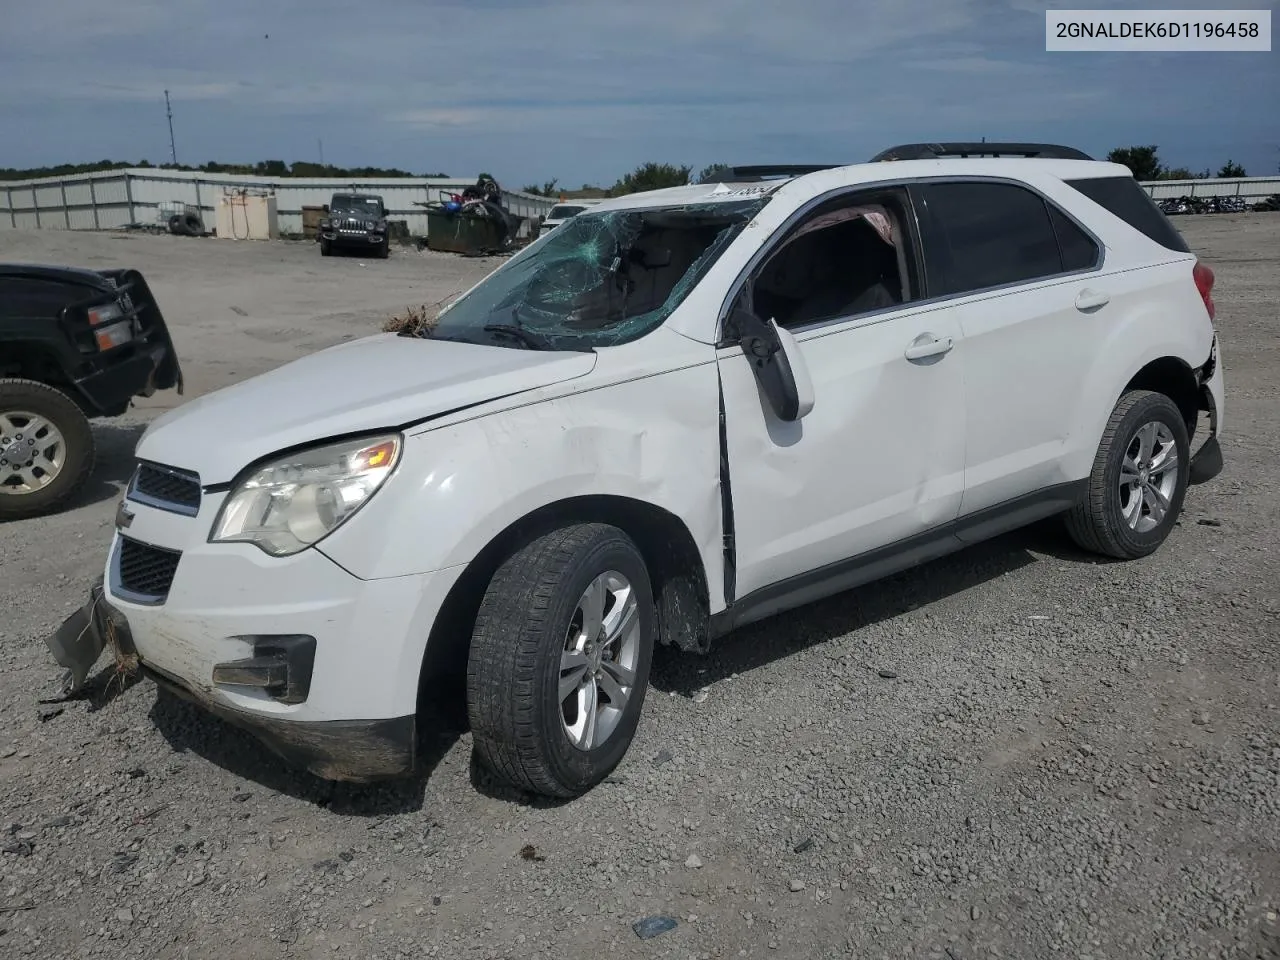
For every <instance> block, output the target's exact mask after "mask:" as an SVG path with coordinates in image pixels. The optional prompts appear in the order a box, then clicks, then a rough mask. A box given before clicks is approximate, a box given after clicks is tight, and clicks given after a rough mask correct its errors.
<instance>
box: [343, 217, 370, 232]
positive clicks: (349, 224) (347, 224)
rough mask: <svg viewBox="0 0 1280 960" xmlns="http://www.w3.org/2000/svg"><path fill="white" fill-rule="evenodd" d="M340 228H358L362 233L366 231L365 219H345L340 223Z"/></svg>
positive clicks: (350, 229) (352, 229)
mask: <svg viewBox="0 0 1280 960" xmlns="http://www.w3.org/2000/svg"><path fill="white" fill-rule="evenodd" d="M338 229H339V230H348V231H356V230H358V231H360V232H361V233H364V232H365V226H364V221H363V220H353V219H347V220H343V221H342V222H341V223H340V224H338Z"/></svg>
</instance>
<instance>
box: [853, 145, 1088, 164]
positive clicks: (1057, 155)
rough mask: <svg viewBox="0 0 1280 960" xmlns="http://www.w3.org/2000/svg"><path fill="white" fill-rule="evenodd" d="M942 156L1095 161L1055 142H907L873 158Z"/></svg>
mask: <svg viewBox="0 0 1280 960" xmlns="http://www.w3.org/2000/svg"><path fill="white" fill-rule="evenodd" d="M940 157H1037V158H1039V159H1042V160H1092V159H1093V157H1091V156H1089V155H1088V154H1087V153H1083V152H1081V151H1080V150H1077V149H1075V148H1074V147H1063V146H1059V145H1058V144H1055V143H989V142H982V143H904V144H900V145H899V146H896V147H890V148H889V149H888V150H881V151H880V152H879V153H877V154H876V155H875V156H874V157H872V158H871V162H872V163H878V162H880V161H881V160H936V159H938V158H940Z"/></svg>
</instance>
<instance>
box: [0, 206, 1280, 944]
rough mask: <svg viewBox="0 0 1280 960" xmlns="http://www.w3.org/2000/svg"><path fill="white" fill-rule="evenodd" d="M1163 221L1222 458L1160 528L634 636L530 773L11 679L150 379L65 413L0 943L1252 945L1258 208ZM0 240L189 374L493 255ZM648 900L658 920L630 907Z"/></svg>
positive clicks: (4, 629)
mask: <svg viewBox="0 0 1280 960" xmlns="http://www.w3.org/2000/svg"><path fill="white" fill-rule="evenodd" d="M1178 226H1179V227H1180V228H1181V229H1183V230H1184V232H1185V233H1186V235H1187V237H1188V239H1189V240H1190V241H1191V243H1192V245H1193V246H1194V247H1195V249H1196V250H1197V251H1198V252H1199V253H1200V254H1201V255H1202V256H1204V257H1205V259H1206V261H1207V262H1209V263H1210V264H1211V265H1212V266H1213V267H1214V268H1215V270H1216V271H1217V275H1218V286H1217V291H1216V293H1217V303H1218V317H1219V325H1220V329H1221V332H1222V342H1223V356H1224V363H1225V366H1226V371H1227V373H1226V376H1227V390H1228V394H1227V396H1228V406H1227V416H1228V421H1227V422H1228V431H1229V434H1228V437H1229V438H1228V440H1227V441H1226V443H1225V444H1224V446H1225V451H1226V456H1227V471H1226V473H1224V474H1223V475H1222V476H1221V477H1220V478H1219V479H1218V480H1217V481H1215V482H1214V483H1213V484H1211V485H1208V486H1202V487H1197V488H1193V489H1192V491H1191V492H1190V493H1189V495H1188V497H1187V502H1186V508H1185V512H1184V514H1183V517H1182V522H1181V525H1180V527H1179V528H1178V529H1177V530H1176V531H1175V532H1174V534H1173V535H1172V537H1171V538H1170V539H1169V541H1168V542H1167V543H1166V544H1165V546H1164V547H1163V548H1162V549H1161V550H1160V551H1159V552H1158V553H1157V555H1155V556H1154V557H1151V558H1149V559H1147V560H1143V561H1140V562H1136V563H1129V564H1109V563H1100V562H1097V561H1096V560H1095V559H1092V558H1090V557H1087V556H1084V555H1082V554H1080V553H1079V552H1078V551H1076V550H1074V549H1073V548H1071V547H1070V546H1069V545H1068V541H1067V540H1066V539H1065V538H1064V537H1063V536H1062V535H1061V534H1060V533H1059V532H1058V529H1057V527H1056V526H1055V525H1054V524H1052V523H1046V524H1042V525H1040V526H1038V527H1036V528H1033V529H1030V530H1028V531H1024V532H1022V533H1019V534H1016V535H1013V536H1009V537H1004V538H1002V539H1000V540H998V541H995V542H992V543H988V544H985V545H982V546H979V547H976V548H972V549H970V550H969V551H967V552H965V553H962V554H959V555H957V556H953V557H951V558H949V559H946V560H944V561H941V562H937V563H933V564H930V565H928V566H926V567H923V568H921V569H919V570H917V571H914V572H911V573H908V574H904V575H900V576H897V577H895V578H892V579H891V580H889V581H887V582H884V583H881V584H878V585H874V586H870V587H867V588H864V589H861V590H858V591H855V592H853V593H849V594H846V595H843V596H841V597H837V598H834V599H832V600H829V601H826V602H824V603H821V604H817V605H815V606H813V607H810V608H808V609H805V610H803V611H801V612H798V613H796V614H791V615H786V616H783V617H779V618H776V619H775V620H772V621H768V622H765V623H761V624H758V625H756V626H755V627H752V628H748V629H745V630H743V631H741V632H740V633H739V634H738V635H735V636H734V637H731V638H729V639H727V640H726V641H724V642H723V643H722V644H721V645H720V646H719V647H718V648H717V650H716V651H714V652H713V654H712V655H710V656H708V657H705V658H697V657H690V656H680V655H677V654H673V653H670V652H666V651H661V652H660V655H659V657H658V659H657V661H656V662H655V675H654V677H653V682H652V688H651V690H650V693H649V700H648V703H647V704H646V712H645V717H644V719H643V721H642V723H641V727H640V732H639V735H638V738H637V740H636V742H635V744H634V746H633V748H632V750H631V753H630V754H629V757H628V759H627V760H626V761H625V762H624V764H623V765H622V766H621V767H620V768H619V770H618V771H617V774H616V776H615V777H613V778H611V780H610V781H608V782H606V783H605V784H603V785H602V786H601V787H599V788H598V789H597V790H595V791H594V792H593V793H591V794H590V795H589V796H587V797H585V798H583V799H580V800H577V801H574V802H572V803H568V804H563V805H554V804H546V803H541V802H530V801H529V800H528V798H525V797H520V796H513V795H509V794H507V793H505V792H503V791H502V790H499V789H496V788H495V787H494V786H493V785H492V784H490V783H487V782H486V781H485V779H484V778H483V777H482V776H480V775H478V774H477V772H476V771H475V769H474V767H473V765H472V762H471V748H470V742H469V737H468V735H467V734H466V733H465V732H456V731H448V730H447V729H445V728H443V727H442V729H441V734H440V737H439V740H438V742H435V743H429V744H427V745H426V747H425V750H426V752H427V754H428V758H427V759H428V767H429V772H428V773H427V774H426V775H424V776H423V777H422V778H421V779H419V780H416V781H413V782H408V783H404V784H400V785H396V786H394V787H380V788H377V789H369V788H353V787H349V786H339V785H331V784H325V783H322V782H320V781H316V780H313V779H309V778H308V777H306V776H305V775H300V774H296V773H294V772H291V771H289V770H286V769H283V768H282V767H281V765H280V764H279V763H277V762H276V761H274V760H273V759H272V757H271V755H270V754H268V753H266V752H265V751H264V750H263V749H262V748H260V747H258V746H257V745H256V744H255V743H254V742H253V741H252V740H250V739H249V738H248V737H246V736H244V735H242V734H240V733H239V732H237V731H234V730H232V729H231V728H228V727H226V726H224V725H223V724H221V723H220V722H218V721H216V720H213V719H211V718H209V717H207V716H205V715H203V714H201V713H198V712H196V711H194V710H193V709H191V708H189V707H187V706H185V705H183V704H181V703H177V702H174V701H172V700H170V699H168V698H163V697H158V695H157V693H156V691H155V689H154V687H152V686H151V684H150V683H149V682H146V681H143V682H137V683H126V684H123V685H122V684H119V683H113V684H109V683H108V681H109V680H111V677H110V675H109V673H108V672H104V674H103V675H102V676H101V677H100V678H99V679H98V682H97V685H96V687H95V688H94V692H93V694H92V695H91V696H90V697H89V698H87V699H85V700H78V701H74V702H71V703H67V704H59V705H56V706H50V705H47V704H41V703H39V702H38V701H39V698H40V697H42V696H45V695H52V693H53V691H54V688H55V685H56V681H57V678H58V675H59V670H58V668H57V667H56V665H55V664H54V663H53V662H52V660H51V658H50V657H49V655H48V653H47V652H46V650H45V648H44V646H43V643H42V638H43V637H44V636H45V635H46V634H47V633H48V632H49V631H51V630H53V629H54V628H55V627H56V626H57V625H58V623H60V622H61V620H62V619H63V618H64V617H65V616H66V615H67V614H69V613H70V612H71V611H72V610H73V609H75V608H76V607H77V606H79V605H80V604H81V603H82V602H83V600H84V598H85V596H86V590H87V589H88V586H89V583H90V582H91V580H92V579H93V578H94V576H96V574H97V573H98V571H99V569H100V566H101V563H102V560H103V557H104V556H105V552H106V549H107V545H108V542H109V539H110V535H111V517H112V513H113V509H114V501H115V498H116V497H118V494H119V490H120V488H121V485H122V483H123V481H124V480H125V479H126V477H127V474H128V472H129V469H130V462H129V458H130V455H131V450H132V444H133V443H134V442H135V441H136V439H137V435H138V431H139V430H140V426H139V425H140V424H142V423H144V422H145V421H146V420H147V419H148V418H150V417H152V416H154V415H155V414H156V412H157V411H159V410H161V409H163V408H164V407H165V406H167V405H171V404H172V403H174V402H175V401H176V400H177V399H178V398H176V397H167V396H157V397H153V398H151V399H150V400H147V401H141V402H140V403H139V405H138V407H137V409H136V410H135V411H132V412H131V414H130V416H128V417H127V418H124V419H123V420H121V421H117V422H113V423H110V424H104V425H101V426H99V427H98V429H97V433H98V437H99V439H100V442H101V444H102V447H103V456H102V462H101V464H100V465H99V468H98V471H97V476H96V479H95V484H94V488H93V490H91V491H90V492H89V493H88V494H87V495H86V496H85V497H84V498H82V500H81V501H80V502H78V503H77V504H75V505H74V506H73V507H72V508H71V509H68V510H67V511H65V512H64V513H62V514H60V515H58V516H56V517H49V518H43V519H39V520H35V521H28V522H24V523H17V524H10V525H8V526H7V527H4V528H0V582H2V583H3V597H4V606H3V611H4V613H3V616H2V617H0V850H2V851H3V852H2V853H0V956H3V957H39V958H64V957H77V958H80V957H99V956H101V957H111V958H132V957H140V958H144V957H145V958H206V957H209V958H213V957H218V958H224V957H227V956H234V957H236V958H244V960H257V958H268V957H270V958H278V957H287V956H295V957H296V956H304V957H324V956H341V957H346V956H359V957H362V958H378V960H391V958H420V957H440V958H450V960H455V958H456V960H462V958H475V960H480V958H508V957H512V958H514V957H520V958H535V957H548V958H549V957H558V958H565V957H574V958H576V957H597V956H602V955H605V954H606V953H607V954H608V955H610V956H618V957H676V958H682V960H685V958H721V957H725V958H731V957H772V956H777V957H805V958H815V960H817V958H827V957H833V958H834V957H840V958H849V957H904V958H905V957H910V958H937V960H972V958H979V957H1016V958H1029V957H1064V958H1072V960H1083V958H1094V960H1102V958H1124V960H1129V958H1135V957H1160V958H1169V960H1173V958H1187V960H1192V958H1194V960H1209V958H1219V957H1221V958H1226V957H1232V958H1235V957H1247V958H1257V957H1280V921H1277V912H1278V911H1280V711H1278V709H1277V704H1278V703H1280V673H1278V672H1277V665H1276V658H1275V643H1276V640H1277V637H1278V636H1280V556H1277V551H1276V548H1275V543H1276V521H1277V518H1278V517H1280V506H1277V504H1280V484H1278V483H1277V479H1276V478H1277V476H1280V408H1278V407H1277V404H1276V390H1275V386H1274V383H1275V379H1274V378H1275V374H1276V371H1277V370H1280V336H1278V329H1280V328H1278V326H1277V318H1276V307H1275V304H1276V303H1277V301H1278V300H1280V270H1278V269H1277V264H1278V262H1280V216H1275V215H1266V214H1253V215H1240V216H1235V215H1219V216H1205V217H1200V218H1191V217H1187V218H1180V219H1179V221H1178ZM0 259H21V260H60V261H64V262H77V263H82V264H89V265H93V264H131V265H137V266H140V267H141V268H142V269H143V270H144V271H145V273H146V275H147V277H148V278H149V280H150V282H151V283H152V285H153V287H154V289H155V290H156V292H157V294H158V296H159V297H160V298H161V304H162V306H163V308H164V310H165V311H166V314H167V316H168V317H169V318H170V322H171V324H172V325H173V327H174V329H175V339H176V341H177V344H178V348H179V350H180V353H181V356H182V358H183V361H184V364H185V369H186V371H187V374H188V383H189V389H188V397H190V396H193V395H196V394H199V393H201V392H204V391H207V390H209V389H213V388H216V387H218V386H222V385H223V384H226V383H229V382H232V381H234V380H237V379H241V378H243V377H246V376H249V375H251V374H254V373H257V372H259V371H261V370H263V369H267V368H270V367H273V366H275V365H277V364H279V363H281V362H284V361H286V360H288V359H290V358H292V357H295V356H297V355H299V354H301V353H303V352H306V351H309V350H313V349H316V348H319V347H322V346H325V345H327V344H329V343H334V342H337V341H338V340H341V339H342V338H344V337H350V336H358V335H361V334H363V333H366V332H369V331H370V330H371V329H373V328H375V327H376V324H377V322H378V321H379V320H380V319H381V318H382V317H385V316H386V315H387V314H388V313H390V312H391V311H394V310H396V309H397V308H401V307H403V306H405V305H406V304H409V303H421V302H424V301H426V302H432V301H434V300H438V299H441V298H442V297H444V296H446V295H447V294H449V293H451V292H453V291H454V290H457V289H459V288H460V287H461V286H463V285H465V283H467V282H468V281H469V280H470V279H472V278H475V277H478V276H479V275H481V274H482V273H483V272H484V271H486V270H488V269H491V268H492V266H493V262H492V261H490V262H484V261H476V260H464V259H460V258H452V257H448V256H443V255H432V254H418V253H414V252H407V251H406V252H396V253H393V256H392V258H391V259H390V260H389V261H386V262H380V261H368V262H364V261H360V260H358V259H354V258H344V259H334V260H325V261H321V259H320V257H319V255H318V253H317V252H316V250H315V248H314V247H313V246H305V245H299V244H288V243H277V244H272V245H270V246H265V245H264V246H256V245H252V246H251V245H249V244H244V245H240V244H231V243H223V242H219V241H213V240H209V241H201V240H184V239H178V238H167V237H113V236H110V235H69V234H63V233H54V232H47V233H35V232H26V233H12V232H0ZM121 686H123V687H124V689H120V688H121ZM651 915H663V916H668V917H671V918H673V919H674V920H675V921H676V922H677V925H676V926H675V927H674V928H673V929H669V930H667V931H666V932H663V933H661V934H660V935H657V936H655V937H653V938H652V939H641V938H640V937H639V936H638V935H637V933H636V932H635V931H634V930H633V927H632V924H633V923H634V922H635V921H637V920H639V919H640V918H643V917H646V916H651Z"/></svg>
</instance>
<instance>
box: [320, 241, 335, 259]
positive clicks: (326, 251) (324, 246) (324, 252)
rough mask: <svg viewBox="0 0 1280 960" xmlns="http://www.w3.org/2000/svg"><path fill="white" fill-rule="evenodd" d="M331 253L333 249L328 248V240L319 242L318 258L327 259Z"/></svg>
mask: <svg viewBox="0 0 1280 960" xmlns="http://www.w3.org/2000/svg"><path fill="white" fill-rule="evenodd" d="M332 252H333V249H332V247H330V246H329V241H328V240H321V241H320V256H322V257H327V256H329V255H330V254H331V253H332Z"/></svg>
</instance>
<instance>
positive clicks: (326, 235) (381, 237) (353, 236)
mask: <svg viewBox="0 0 1280 960" xmlns="http://www.w3.org/2000/svg"><path fill="white" fill-rule="evenodd" d="M320 238H321V239H322V240H328V241H329V243H331V244H332V243H336V244H338V245H340V246H353V247H357V246H358V247H367V246H371V245H372V246H381V245H382V244H383V243H385V242H386V239H387V235H386V234H385V233H376V232H375V233H352V232H348V231H343V230H321V231H320Z"/></svg>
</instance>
